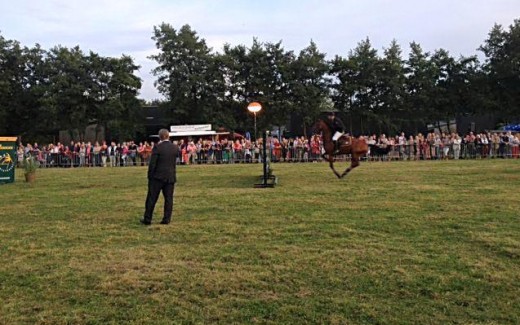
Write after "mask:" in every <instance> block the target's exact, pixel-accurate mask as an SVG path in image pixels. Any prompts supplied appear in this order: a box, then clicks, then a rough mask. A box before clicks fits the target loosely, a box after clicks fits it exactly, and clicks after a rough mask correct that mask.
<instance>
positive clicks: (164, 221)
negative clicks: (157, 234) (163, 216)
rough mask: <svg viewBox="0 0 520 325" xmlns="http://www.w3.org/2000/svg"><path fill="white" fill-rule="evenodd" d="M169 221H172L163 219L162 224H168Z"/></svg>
mask: <svg viewBox="0 0 520 325" xmlns="http://www.w3.org/2000/svg"><path fill="white" fill-rule="evenodd" d="M169 223H170V222H169V221H166V220H162V221H161V225H167V224H169Z"/></svg>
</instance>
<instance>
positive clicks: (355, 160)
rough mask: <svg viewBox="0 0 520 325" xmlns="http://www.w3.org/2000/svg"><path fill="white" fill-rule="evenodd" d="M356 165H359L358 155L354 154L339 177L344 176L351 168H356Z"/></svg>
mask: <svg viewBox="0 0 520 325" xmlns="http://www.w3.org/2000/svg"><path fill="white" fill-rule="evenodd" d="M357 166H359V157H358V156H356V155H352V160H351V162H350V167H348V168H347V169H345V171H344V172H343V174H341V175H340V176H339V177H340V178H343V177H345V176H346V175H347V174H348V173H349V172H350V171H351V170H352V169H354V168H356V167H357Z"/></svg>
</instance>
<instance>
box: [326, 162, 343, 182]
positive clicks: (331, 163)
mask: <svg viewBox="0 0 520 325" xmlns="http://www.w3.org/2000/svg"><path fill="white" fill-rule="evenodd" d="M332 161H333V159H330V158H329V167H330V169H332V171H333V172H334V175H336V176H337V177H338V178H341V177H342V176H341V175H340V174H339V173H338V172H337V171H336V169H334V163H333V162H332Z"/></svg>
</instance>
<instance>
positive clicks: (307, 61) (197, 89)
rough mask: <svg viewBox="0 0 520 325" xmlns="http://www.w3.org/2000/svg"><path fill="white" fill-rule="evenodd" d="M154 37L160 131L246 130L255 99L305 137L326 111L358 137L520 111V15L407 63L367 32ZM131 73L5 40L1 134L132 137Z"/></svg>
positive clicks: (263, 120) (136, 120)
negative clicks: (214, 41)
mask: <svg viewBox="0 0 520 325" xmlns="http://www.w3.org/2000/svg"><path fill="white" fill-rule="evenodd" d="M152 35H153V36H152V40H153V41H154V42H155V45H156V47H157V49H158V50H159V51H158V54H156V55H152V56H151V57H150V59H152V60H154V61H155V62H156V63H157V67H156V68H155V69H154V70H153V74H154V75H155V77H156V81H155V85H156V87H157V89H158V90H159V92H160V93H161V94H162V95H163V96H164V99H163V100H159V101H154V102H153V103H152V104H158V105H159V106H160V108H161V110H162V111H163V112H164V115H165V117H166V119H165V120H164V124H165V126H167V125H171V124H196V123H211V124H213V125H215V126H217V127H224V128H227V129H229V130H243V131H244V130H252V123H253V121H252V117H251V116H250V113H248V112H247V110H246V107H247V104H248V103H250V102H252V101H258V102H260V103H262V106H263V110H262V111H261V113H259V114H258V126H259V129H263V128H267V127H273V126H284V125H286V124H287V121H288V120H289V119H292V120H293V121H297V124H298V125H299V126H301V128H302V130H303V132H306V129H307V128H308V127H310V126H311V125H312V123H313V121H314V120H315V119H316V117H318V116H319V114H320V112H322V111H325V110H330V109H335V110H337V111H339V112H340V114H341V116H342V117H343V118H344V119H345V124H347V127H348V128H349V127H351V126H352V125H355V127H356V130H359V131H360V132H362V133H368V132H394V131H398V130H402V129H408V130H420V129H421V128H423V127H424V126H425V125H426V124H427V123H435V122H440V121H450V120H452V119H454V118H457V117H459V116H464V115H474V114H480V115H488V114H489V115H493V116H496V117H498V118H501V119H502V121H504V122H509V121H515V119H518V117H520V20H515V21H514V23H513V24H512V25H510V26H509V27H508V28H504V27H502V26H501V25H495V26H493V27H492V29H491V30H490V32H489V34H488V35H487V38H486V39H485V40H484V42H483V44H482V45H481V46H480V47H479V49H478V50H479V51H480V52H482V54H483V57H484V60H483V62H480V61H479V59H478V57H477V56H476V55H474V56H468V57H465V56H460V57H457V58H455V57H453V56H452V55H450V53H449V52H448V51H447V50H445V49H437V50H435V51H433V52H431V53H430V52H427V51H424V50H423V49H422V47H421V46H420V44H419V43H416V42H413V43H411V44H410V45H409V51H408V55H407V57H406V58H404V57H403V50H402V48H401V46H400V45H399V44H398V43H397V42H396V41H393V42H391V43H390V44H389V45H388V47H385V48H384V49H383V50H382V51H381V52H379V51H378V50H377V49H375V48H374V47H373V46H372V44H371V43H370V40H369V39H368V38H367V39H364V40H361V41H360V42H359V43H358V44H357V46H356V47H355V48H354V49H352V50H350V51H349V52H348V53H347V55H346V56H341V55H336V56H335V57H333V58H331V59H327V56H326V54H325V53H323V52H321V51H320V50H319V48H318V46H317V45H316V44H315V43H314V42H313V41H311V42H310V44H309V45H308V46H307V47H306V48H304V49H303V50H301V51H299V52H298V53H295V52H294V51H289V50H285V49H284V47H283V44H282V42H281V41H280V42H277V43H271V42H260V41H259V40H258V39H256V38H254V39H253V42H252V45H251V46H249V47H246V46H245V45H235V46H233V45H230V44H225V45H224V46H223V49H222V51H220V52H216V51H213V49H211V48H210V47H208V45H207V44H206V41H205V40H204V39H203V38H201V37H200V36H199V35H198V34H197V32H196V31H194V30H192V28H191V27H190V26H189V25H184V26H182V27H181V28H180V29H178V30H177V29H175V28H173V27H172V26H171V25H170V24H167V23H163V24H161V25H158V26H154V29H153V34H152ZM138 69H139V66H137V65H136V64H135V63H134V62H133V59H132V58H131V57H129V56H125V55H123V56H122V57H120V58H112V57H102V56H100V55H98V54H96V53H93V52H91V51H90V52H89V53H88V54H86V53H84V52H83V51H82V50H81V49H80V48H79V47H74V48H65V47H61V46H56V47H54V48H52V49H50V50H44V49H42V48H41V47H40V46H39V45H36V46H35V47H33V48H29V47H22V46H21V45H20V44H19V43H18V42H17V41H12V40H6V39H5V38H3V37H2V36H1V35H0V134H14V135H24V136H25V137H29V138H38V137H41V136H42V135H52V134H56V133H57V130H73V129H78V130H82V129H84V128H85V126H86V125H88V124H92V123H97V125H99V126H103V127H105V128H106V129H107V130H108V131H109V134H110V137H111V138H113V139H124V138H128V137H135V135H136V132H142V130H143V123H144V116H146V114H145V113H143V111H144V110H145V109H143V107H142V106H146V105H143V104H145V103H143V101H142V100H139V99H138V98H137V96H138V92H139V90H140V88H141V80H140V79H139V78H138V77H136V76H135V72H136V71H137V70H138ZM148 104H150V103H148Z"/></svg>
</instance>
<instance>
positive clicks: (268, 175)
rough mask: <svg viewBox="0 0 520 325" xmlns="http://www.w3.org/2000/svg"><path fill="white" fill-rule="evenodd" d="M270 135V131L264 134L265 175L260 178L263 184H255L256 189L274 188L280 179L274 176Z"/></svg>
mask: <svg viewBox="0 0 520 325" xmlns="http://www.w3.org/2000/svg"><path fill="white" fill-rule="evenodd" d="M268 135H269V131H265V132H264V134H263V141H262V148H263V150H262V167H263V174H262V175H261V176H260V181H261V183H258V184H255V185H254V187H255V188H266V187H274V186H275V185H276V184H278V178H277V177H276V176H275V175H273V170H272V169H271V146H269V148H268V147H267V136H268Z"/></svg>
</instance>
